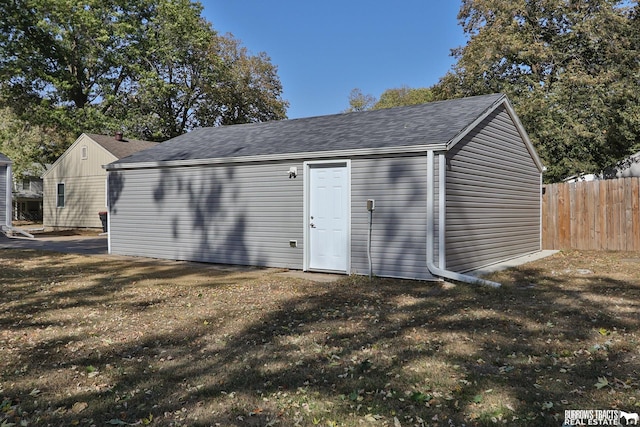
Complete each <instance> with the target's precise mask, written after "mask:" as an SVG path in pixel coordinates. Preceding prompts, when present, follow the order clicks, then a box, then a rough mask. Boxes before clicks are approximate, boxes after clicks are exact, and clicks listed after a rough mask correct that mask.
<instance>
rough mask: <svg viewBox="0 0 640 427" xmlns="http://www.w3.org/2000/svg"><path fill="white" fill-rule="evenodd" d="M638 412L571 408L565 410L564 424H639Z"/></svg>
mask: <svg viewBox="0 0 640 427" xmlns="http://www.w3.org/2000/svg"><path fill="white" fill-rule="evenodd" d="M639 420H640V417H639V416H638V414H637V413H636V412H624V411H620V410H617V409H608V410H601V409H571V410H566V411H564V424H562V425H563V427H564V426H630V425H638V421H639Z"/></svg>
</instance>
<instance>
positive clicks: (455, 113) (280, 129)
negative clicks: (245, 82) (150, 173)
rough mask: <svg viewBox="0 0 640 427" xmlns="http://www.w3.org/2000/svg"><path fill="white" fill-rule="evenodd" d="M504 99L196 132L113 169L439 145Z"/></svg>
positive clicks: (450, 102)
mask: <svg viewBox="0 0 640 427" xmlns="http://www.w3.org/2000/svg"><path fill="white" fill-rule="evenodd" d="M503 98H504V95H502V94H493V95H483V96H475V97H469V98H461V99H453V100H447V101H437V102H430V103H427V104H421V105H414V106H408V107H397V108H389V109H384V110H371V111H364V112H357V113H345V114H335V115H330V116H320V117H310V118H303V119H293V120H282V121H271V122H264V123H251V124H243V125H229V126H221V127H207V128H199V129H195V130H193V131H191V132H189V133H186V134H184V135H180V136H178V137H175V138H173V139H170V140H168V141H165V142H163V143H162V144H159V145H157V146H156V147H153V148H150V149H148V150H145V151H142V152H139V153H135V154H133V155H131V156H129V157H127V158H126V159H121V160H119V161H117V162H114V164H127V163H146V162H165V161H175V160H197V159H222V158H229V157H245V156H261V155H274V154H276V155H277V154H288V153H305V152H323V151H336V150H352V149H363V148H387V147H409V146H416V145H429V144H442V143H447V142H449V141H451V140H452V139H454V138H455V137H456V136H457V135H458V134H459V133H461V132H463V131H464V130H465V129H466V128H467V127H468V126H469V125H470V124H472V123H473V122H474V121H475V120H476V119H477V118H478V117H480V116H481V115H482V114H483V113H485V112H486V111H488V110H489V109H491V108H492V107H493V106H494V105H495V104H496V103H498V102H501V101H502V100H503Z"/></svg>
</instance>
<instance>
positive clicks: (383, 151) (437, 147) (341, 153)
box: [102, 144, 447, 171]
mask: <svg viewBox="0 0 640 427" xmlns="http://www.w3.org/2000/svg"><path fill="white" fill-rule="evenodd" d="M446 148H447V145H446V144H425V145H410V146H402V147H383V148H363V149H355V150H332V151H312V152H301V153H284V154H266V155H257V156H242V157H219V158H211V159H190V160H166V161H155V162H138V163H118V162H114V163H109V164H107V165H102V167H103V168H104V169H106V170H108V171H112V170H124V169H148V168H157V167H178V166H202V165H213V164H223V163H253V162H270V161H282V160H304V159H312V158H334V157H350V156H372V155H395V154H409V153H426V152H427V151H442V150H446Z"/></svg>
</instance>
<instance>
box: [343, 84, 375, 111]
mask: <svg viewBox="0 0 640 427" xmlns="http://www.w3.org/2000/svg"><path fill="white" fill-rule="evenodd" d="M375 103H376V98H375V97H374V96H372V95H368V94H367V95H365V94H364V93H362V91H361V90H360V89H358V88H355V89H352V90H351V93H350V94H349V108H347V110H346V111H345V112H346V113H349V112H354V111H366V110H370V109H371V108H372V107H373V105H374V104H375Z"/></svg>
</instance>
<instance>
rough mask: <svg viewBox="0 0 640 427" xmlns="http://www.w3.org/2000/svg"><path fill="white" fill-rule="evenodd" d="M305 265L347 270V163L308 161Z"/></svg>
mask: <svg viewBox="0 0 640 427" xmlns="http://www.w3.org/2000/svg"><path fill="white" fill-rule="evenodd" d="M308 170H309V175H308V176H309V187H308V188H309V192H308V199H307V202H308V210H307V212H308V215H309V218H308V221H307V226H308V227H309V231H308V234H307V236H308V237H309V241H308V245H306V246H307V248H308V255H307V256H308V267H309V269H311V270H328V271H340V272H347V264H348V254H349V174H348V167H347V163H328V164H317V165H309V169H308Z"/></svg>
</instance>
